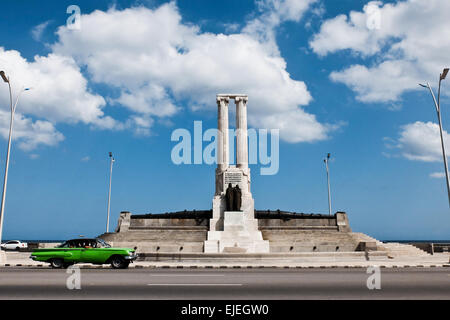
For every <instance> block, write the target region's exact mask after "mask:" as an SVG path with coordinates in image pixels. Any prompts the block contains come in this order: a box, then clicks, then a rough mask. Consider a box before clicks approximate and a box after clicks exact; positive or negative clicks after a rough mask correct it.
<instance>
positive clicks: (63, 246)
mask: <svg viewBox="0 0 450 320" xmlns="http://www.w3.org/2000/svg"><path fill="white" fill-rule="evenodd" d="M68 247H69V241H66V242H64V243H61V244H60V245H59V246H58V247H57V248H68Z"/></svg>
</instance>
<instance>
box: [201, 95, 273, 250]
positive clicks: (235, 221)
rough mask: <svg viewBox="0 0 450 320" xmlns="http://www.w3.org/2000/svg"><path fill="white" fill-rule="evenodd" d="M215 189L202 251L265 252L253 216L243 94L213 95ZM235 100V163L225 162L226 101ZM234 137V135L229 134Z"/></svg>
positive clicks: (267, 247) (265, 241)
mask: <svg viewBox="0 0 450 320" xmlns="http://www.w3.org/2000/svg"><path fill="white" fill-rule="evenodd" d="M216 100H217V108H218V117H217V118H218V122H217V129H218V134H217V149H216V150H217V168H216V175H215V178H216V191H215V194H214V198H213V204H212V207H213V209H212V218H211V219H210V221H209V231H208V238H207V240H206V241H205V252H206V253H219V252H246V253H267V252H269V241H267V240H263V237H262V233H261V231H259V229H258V220H257V219H255V206H254V200H253V197H252V193H251V191H250V181H251V180H250V168H249V167H248V137H247V101H248V97H247V95H243V94H218V95H217V98H216ZM230 100H234V101H235V104H236V165H230V164H229V155H230V150H229V148H230V144H229V139H230V137H229V132H228V129H229V124H228V105H229V102H230ZM233 138H234V137H233Z"/></svg>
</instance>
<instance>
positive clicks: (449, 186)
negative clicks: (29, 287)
mask: <svg viewBox="0 0 450 320" xmlns="http://www.w3.org/2000/svg"><path fill="white" fill-rule="evenodd" d="M448 70H449V69H448V68H445V69H444V70H443V71H442V73H441V74H440V75H439V89H438V98H437V101H436V97H435V96H434V92H433V89H431V86H430V84H429V83H428V82H427V84H426V85H425V84H419V85H420V86H422V87H424V88H428V90H430V93H431V96H432V97H433V101H434V106H435V108H436V113H437V117H438V122H439V133H440V134H441V146H442V157H443V158H444V170H445V178H446V181H447V196H448V205H449V207H450V183H449V181H448V166H447V156H446V153H445V144H444V136H443V134H442V119H441V103H440V98H441V81H442V80H444V79H445V77H446V76H447V73H448Z"/></svg>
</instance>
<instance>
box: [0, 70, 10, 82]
mask: <svg viewBox="0 0 450 320" xmlns="http://www.w3.org/2000/svg"><path fill="white" fill-rule="evenodd" d="M0 76H1V77H2V79H3V81H5V82H6V83H8V82H9V79H8V78H7V77H6V74H5V71H3V70H2V71H0Z"/></svg>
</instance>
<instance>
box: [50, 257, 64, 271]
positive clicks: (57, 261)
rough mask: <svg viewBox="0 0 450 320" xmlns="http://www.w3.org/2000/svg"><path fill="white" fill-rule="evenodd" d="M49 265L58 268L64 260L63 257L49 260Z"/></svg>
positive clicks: (62, 264)
mask: <svg viewBox="0 0 450 320" xmlns="http://www.w3.org/2000/svg"><path fill="white" fill-rule="evenodd" d="M50 265H51V266H52V268H55V269H60V268H62V267H63V266H64V261H63V259H52V260H51V261H50Z"/></svg>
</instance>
